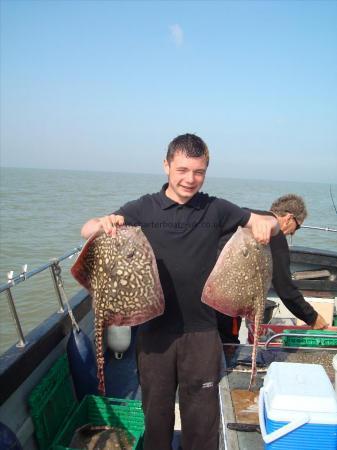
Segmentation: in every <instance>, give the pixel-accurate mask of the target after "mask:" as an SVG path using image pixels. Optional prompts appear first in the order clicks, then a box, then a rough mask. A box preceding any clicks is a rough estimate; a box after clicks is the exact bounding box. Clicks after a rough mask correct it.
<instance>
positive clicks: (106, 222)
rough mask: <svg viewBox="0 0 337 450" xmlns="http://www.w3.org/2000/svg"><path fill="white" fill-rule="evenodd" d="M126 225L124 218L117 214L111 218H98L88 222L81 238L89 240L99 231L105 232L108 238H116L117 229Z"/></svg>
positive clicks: (83, 228)
mask: <svg viewBox="0 0 337 450" xmlns="http://www.w3.org/2000/svg"><path fill="white" fill-rule="evenodd" d="M121 225H124V217H123V216H118V215H116V214H110V215H109V216H103V217H97V218H95V219H90V220H88V222H86V223H85V224H84V225H83V227H82V230H81V236H82V237H84V239H88V238H89V237H90V236H91V235H92V234H94V233H97V231H100V230H103V231H104V232H105V233H106V234H107V235H108V236H112V237H115V236H116V227H118V226H121Z"/></svg>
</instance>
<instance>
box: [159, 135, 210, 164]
mask: <svg viewBox="0 0 337 450" xmlns="http://www.w3.org/2000/svg"><path fill="white" fill-rule="evenodd" d="M177 152H182V153H184V154H185V155H186V156H187V157H188V158H200V157H202V156H205V158H206V162H207V165H208V163H209V151H208V147H207V145H206V144H205V142H204V141H203V140H202V139H201V138H200V137H199V136H197V135H195V134H189V133H186V134H181V135H180V136H177V137H176V138H174V139H173V141H171V142H170V143H169V146H168V149H167V154H166V160H167V161H168V163H170V162H171V161H172V159H173V158H174V155H175V154H176V153H177Z"/></svg>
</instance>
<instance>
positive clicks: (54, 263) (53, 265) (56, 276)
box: [0, 246, 82, 347]
mask: <svg viewBox="0 0 337 450" xmlns="http://www.w3.org/2000/svg"><path fill="white" fill-rule="evenodd" d="M81 249H82V246H79V247H76V248H74V249H73V250H71V251H69V252H68V253H66V254H64V255H63V256H61V257H59V258H53V259H52V260H50V262H49V263H47V264H44V265H42V266H40V267H38V268H37V269H34V270H31V271H30V272H27V264H25V265H24V266H23V267H22V272H21V273H20V274H19V275H17V276H15V277H14V276H13V275H14V272H13V271H10V272H8V274H7V280H8V281H7V283H3V284H1V285H0V294H1V293H2V292H5V293H6V295H7V300H8V306H9V310H10V312H11V315H12V318H13V321H14V324H15V328H16V332H17V335H18V339H19V342H18V343H17V344H16V346H17V347H25V346H26V345H27V341H26V340H25V337H24V334H23V331H22V327H21V323H20V319H19V316H18V313H17V310H16V307H15V300H14V297H13V293H12V288H13V287H14V286H16V285H18V284H19V283H22V282H23V281H26V280H28V278H31V277H33V276H34V275H37V274H39V273H41V272H44V271H45V270H47V269H49V270H50V274H51V277H52V280H53V284H54V288H55V292H56V296H57V300H58V303H59V310H58V311H57V312H58V313H63V312H64V301H66V293H65V291H64V286H63V280H62V275H61V272H62V269H61V266H60V263H61V262H62V261H64V260H66V259H69V258H72V257H73V256H74V255H76V254H77V253H79V252H80V251H81Z"/></svg>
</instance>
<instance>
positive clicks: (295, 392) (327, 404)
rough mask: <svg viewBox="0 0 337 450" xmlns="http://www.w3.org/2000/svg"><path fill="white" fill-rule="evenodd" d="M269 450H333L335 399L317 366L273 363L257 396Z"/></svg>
mask: <svg viewBox="0 0 337 450" xmlns="http://www.w3.org/2000/svg"><path fill="white" fill-rule="evenodd" d="M259 421H260V427H261V434H262V438H263V440H264V448H265V449H268V450H295V449H296V450H298V449H301V450H318V449H322V450H323V449H324V450H336V448H337V396H336V393H335V391H334V388H333V386H332V384H331V382H330V380H329V378H328V376H327V374H326V372H325V370H324V369H323V367H322V366H321V365H319V364H298V363H287V362H273V363H272V364H271V365H270V366H269V368H268V371H267V375H266V377H265V379H264V384H263V387H262V388H261V389H260V396H259Z"/></svg>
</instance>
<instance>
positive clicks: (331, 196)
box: [330, 184, 337, 214]
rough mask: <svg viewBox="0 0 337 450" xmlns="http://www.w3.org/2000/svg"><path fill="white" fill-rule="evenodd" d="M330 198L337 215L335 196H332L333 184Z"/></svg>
mask: <svg viewBox="0 0 337 450" xmlns="http://www.w3.org/2000/svg"><path fill="white" fill-rule="evenodd" d="M330 197H331V201H332V204H333V207H334V209H335V213H336V214H337V208H336V205H335V202H334V199H333V196H332V190H331V184H330Z"/></svg>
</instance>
